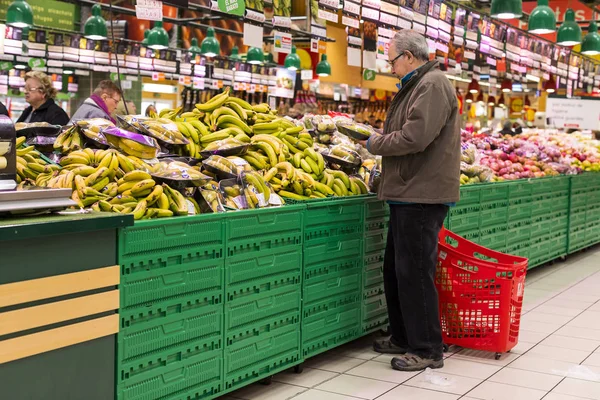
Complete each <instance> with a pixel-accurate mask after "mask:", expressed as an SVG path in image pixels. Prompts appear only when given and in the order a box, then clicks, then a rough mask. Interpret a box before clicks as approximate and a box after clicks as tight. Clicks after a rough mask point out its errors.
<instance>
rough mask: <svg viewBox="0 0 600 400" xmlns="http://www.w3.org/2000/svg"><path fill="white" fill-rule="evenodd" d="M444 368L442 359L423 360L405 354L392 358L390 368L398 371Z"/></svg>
mask: <svg viewBox="0 0 600 400" xmlns="http://www.w3.org/2000/svg"><path fill="white" fill-rule="evenodd" d="M443 366H444V359H443V358H439V359H433V358H423V357H419V356H418V355H416V354H410V353H407V354H405V355H402V356H400V357H394V358H392V368H394V369H395V370H398V371H407V372H410V371H422V370H424V369H426V368H431V369H436V368H442V367H443Z"/></svg>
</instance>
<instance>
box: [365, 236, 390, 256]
mask: <svg viewBox="0 0 600 400" xmlns="http://www.w3.org/2000/svg"><path fill="white" fill-rule="evenodd" d="M386 243H387V232H385V231H384V232H381V233H378V234H374V235H373V234H371V235H369V236H365V253H372V252H374V251H377V250H385V246H386Z"/></svg>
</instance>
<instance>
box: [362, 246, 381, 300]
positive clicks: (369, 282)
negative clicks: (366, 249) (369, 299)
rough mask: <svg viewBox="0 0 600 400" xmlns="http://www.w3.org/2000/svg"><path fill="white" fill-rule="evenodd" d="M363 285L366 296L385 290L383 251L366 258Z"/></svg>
mask: <svg viewBox="0 0 600 400" xmlns="http://www.w3.org/2000/svg"><path fill="white" fill-rule="evenodd" d="M362 285H363V293H364V294H365V295H366V296H371V295H373V294H378V293H380V292H381V291H382V290H383V251H381V252H379V254H378V253H374V254H372V255H370V256H365V267H364V269H363V280H362Z"/></svg>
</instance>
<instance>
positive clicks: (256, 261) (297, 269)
mask: <svg viewBox="0 0 600 400" xmlns="http://www.w3.org/2000/svg"><path fill="white" fill-rule="evenodd" d="M225 265H226V267H225V291H226V294H227V301H229V300H233V299H234V298H236V297H239V296H248V295H251V294H254V293H258V292H260V291H261V287H263V286H265V287H271V286H273V285H278V284H279V283H280V282H287V281H292V282H295V283H299V279H300V276H301V275H302V247H301V246H294V247H283V248H275V249H271V248H267V249H266V250H264V251H262V252H256V253H254V254H253V255H252V256H250V255H249V254H242V255H239V256H234V257H228V258H227V260H226V261H225Z"/></svg>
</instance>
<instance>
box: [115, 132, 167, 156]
mask: <svg viewBox="0 0 600 400" xmlns="http://www.w3.org/2000/svg"><path fill="white" fill-rule="evenodd" d="M106 140H107V141H108V143H110V144H111V145H112V146H113V147H115V148H117V149H119V150H120V151H122V152H123V153H125V154H127V155H130V156H134V157H137V158H143V159H146V160H148V159H153V158H156V155H157V154H158V151H159V149H160V148H159V146H158V143H156V140H155V139H154V138H150V137H148V140H149V141H151V142H152V145H148V144H144V143H140V142H138V141H136V140H132V139H127V138H124V137H119V136H113V135H108V134H107V135H106Z"/></svg>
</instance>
